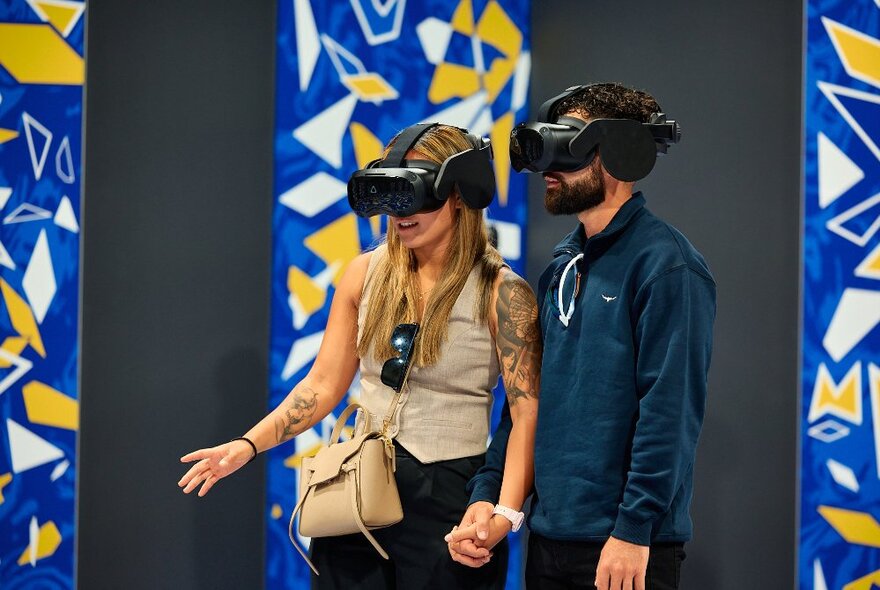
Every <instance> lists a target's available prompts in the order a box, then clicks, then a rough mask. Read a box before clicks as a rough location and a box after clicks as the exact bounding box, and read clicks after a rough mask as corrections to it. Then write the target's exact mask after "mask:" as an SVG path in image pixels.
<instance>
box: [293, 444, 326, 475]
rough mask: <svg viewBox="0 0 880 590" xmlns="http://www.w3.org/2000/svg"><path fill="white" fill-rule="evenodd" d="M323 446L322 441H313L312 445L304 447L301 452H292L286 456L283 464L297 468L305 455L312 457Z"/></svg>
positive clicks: (300, 465)
mask: <svg viewBox="0 0 880 590" xmlns="http://www.w3.org/2000/svg"><path fill="white" fill-rule="evenodd" d="M323 446H324V443H320V442H319V443H315V444H314V445H312V446H311V447H309V448H308V449H306V450H304V451H302V452H299V453H294V454H293V455H291V456H290V457H288V458H287V459H285V460H284V466H285V467H287V468H289V469H299V468H300V467H302V460H303V459H305V458H306V457H313V456H314V455H315V453H317V452H318V450H320V448H321V447H323Z"/></svg>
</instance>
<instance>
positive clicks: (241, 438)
mask: <svg viewBox="0 0 880 590" xmlns="http://www.w3.org/2000/svg"><path fill="white" fill-rule="evenodd" d="M237 440H243V441H244V442H246V443H247V444H249V445H250V446H251V448H252V449H253V450H254V455H253V456H252V457H251V458H250V459H248V463H250V462H251V461H253V460H254V459H256V458H257V455H258V454H259V451H257V445H255V444H254V441H252V440H251V439H249V438H248V437H246V436H239V437H238V438H233V439H232V440H231V441H229V442H234V441H237ZM245 465H247V463H245Z"/></svg>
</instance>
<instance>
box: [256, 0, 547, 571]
mask: <svg viewBox="0 0 880 590" xmlns="http://www.w3.org/2000/svg"><path fill="white" fill-rule="evenodd" d="M277 36H278V38H277V54H276V62H277V75H276V84H277V87H276V107H275V113H276V115H275V117H276V118H275V180H274V194H275V198H276V199H277V201H276V205H275V209H274V216H273V267H272V273H273V287H272V341H271V364H270V367H271V376H270V407H275V406H276V405H277V404H278V403H279V402H280V401H281V400H282V399H283V397H284V396H285V395H286V394H287V393H288V391H289V390H290V389H291V387H293V385H295V384H296V383H297V381H298V380H299V379H301V378H302V377H303V376H304V375H305V374H306V372H307V371H308V369H309V367H310V364H311V361H312V360H313V359H314V356H315V354H316V353H317V349H318V346H319V344H320V340H321V336H322V333H323V329H324V326H325V324H326V321H327V314H328V311H329V303H330V298H331V297H332V295H333V292H334V284H335V281H336V280H338V278H339V276H340V274H341V271H342V269H343V268H344V266H345V265H346V264H347V263H348V262H349V261H351V260H352V259H353V258H354V257H355V256H356V255H357V254H358V253H359V252H360V251H361V249H362V248H364V247H366V246H367V245H369V244H371V243H373V242H374V241H375V240H376V239H377V238H378V237H379V236H381V233H382V232H383V230H384V226H382V225H379V224H378V222H377V220H374V221H372V222H371V221H368V220H363V219H359V218H357V217H355V216H354V215H353V214H352V213H351V211H350V210H349V208H348V204H347V201H346V199H345V194H346V191H345V186H346V182H347V180H348V176H349V174H350V173H351V172H352V171H353V170H355V169H357V168H358V167H360V166H362V165H363V164H364V163H365V162H367V161H369V160H371V159H373V158H375V157H377V156H378V153H379V150H380V148H381V146H382V144H384V143H385V142H386V141H387V140H388V139H390V138H391V137H392V136H393V135H394V134H395V133H396V132H397V131H399V130H400V129H402V128H403V127H406V126H408V125H410V124H413V123H417V122H419V121H422V120H430V121H434V120H439V121H442V122H446V123H450V124H454V125H458V126H461V127H468V128H470V129H471V130H472V131H475V132H477V133H480V134H483V135H486V136H489V137H491V138H492V140H493V142H494V145H495V154H496V175H497V178H498V187H499V190H498V195H497V198H496V201H495V202H494V203H493V205H492V206H491V207H490V209H489V212H488V216H489V218H490V219H491V223H492V225H493V226H494V227H495V228H496V230H497V231H498V235H499V249H500V250H501V253H502V254H503V255H504V256H505V257H506V258H507V259H508V261H509V262H510V263H511V265H512V266H513V268H514V269H516V270H517V271H518V272H520V273H522V272H523V271H524V268H525V260H524V252H525V244H524V238H525V222H526V203H525V197H526V191H525V188H526V187H525V179H524V178H523V177H522V176H517V175H513V174H512V173H511V170H510V166H509V162H508V159H507V139H508V135H509V132H510V129H511V128H512V126H513V125H514V123H515V122H516V121H520V120H522V119H523V118H524V117H525V114H526V110H525V109H526V106H527V105H526V99H527V89H528V80H529V70H530V54H529V2H528V1H527V0H501V1H496V0H492V1H486V0H474V1H473V2H472V1H471V0H461V1H459V2H445V1H442V0H427V1H423V2H407V1H406V0H391V1H386V2H370V1H368V0H351V1H350V2H316V1H310V0H284V1H282V2H279V8H278V32H277ZM352 393H353V394H354V395H356V391H353V392H352ZM495 406H496V407H495V413H496V419H497V412H498V411H499V409H500V404H498V403H496V404H495ZM342 407H344V404H343V405H342V406H341V407H340V408H338V409H337V411H339V410H341V409H342ZM334 420H335V417H334V416H333V415H331V416H328V418H327V419H326V420H325V421H324V423H323V424H322V425H320V426H319V427H317V428H313V429H312V430H311V431H309V432H307V433H304V434H302V435H300V436H299V437H297V438H296V439H295V441H294V442H293V443H292V444H286V445H283V446H282V447H280V448H278V449H276V450H274V451H273V452H272V453H270V456H269V463H268V471H269V475H268V478H269V485H268V498H267V518H268V543H267V562H266V567H267V570H266V584H267V587H270V588H303V587H306V584H307V580H308V569H307V567H306V565H305V563H303V562H302V560H301V559H300V557H299V555H298V554H297V553H296V552H295V551H294V549H293V548H292V547H291V546H290V541H289V540H288V538H287V519H288V517H289V515H290V512H291V510H292V508H293V506H294V504H295V494H296V477H297V473H296V467H297V465H298V464H299V460H300V458H301V457H302V456H303V455H304V454H309V453H311V452H314V451H315V450H316V445H318V444H320V443H321V441H322V440H323V438H324V437H326V436H328V435H329V427H331V426H332V424H333V422H334ZM515 545H517V548H516V550H515V551H514V552H513V553H514V555H513V559H512V560H511V569H512V570H513V571H514V572H517V573H516V574H515V575H513V576H510V580H511V582H510V584H509V587H511V588H517V587H518V569H519V568H520V566H521V561H520V559H519V555H520V551H519V548H518V543H515Z"/></svg>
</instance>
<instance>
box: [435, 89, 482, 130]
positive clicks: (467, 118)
mask: <svg viewBox="0 0 880 590" xmlns="http://www.w3.org/2000/svg"><path fill="white" fill-rule="evenodd" d="M486 96H487V94H486V91H485V90H481V91H480V92H477V93H476V94H473V95H471V96H469V97H467V98H466V99H464V100H461V101H459V102H457V103H455V104H453V105H452V106H450V107H447V108H445V109H443V110H442V111H439V112H437V113H434V114H433V115H430V116H428V117H425V118H424V119H422V121H421V122H422V123H433V122H437V123H443V124H445V125H452V126H454V127H464V128H466V129H468V128H470V127H471V124H472V123H473V122H474V121H475V120H476V119H477V117H478V116H479V115H480V113H481V111H482V110H483V108H484V107H486V106H487V105H486Z"/></svg>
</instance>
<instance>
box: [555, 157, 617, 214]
mask: <svg viewBox="0 0 880 590" xmlns="http://www.w3.org/2000/svg"><path fill="white" fill-rule="evenodd" d="M586 170H587V174H586V176H584V177H583V178H580V179H578V180H576V181H574V182H566V181H565V180H564V179H562V178H561V177H560V176H556V175H554V174H553V173H552V172H551V173H549V176H551V177H552V178H555V179H556V180H558V181H559V186H558V187H555V188H552V189H547V193H546V194H545V195H544V207H545V208H546V209H547V211H548V212H550V213H552V214H553V215H577V214H578V213H580V212H581V211H586V210H587V209H592V208H593V207H596V206H598V205H600V204H602V202H603V201H604V200H605V179H604V178H602V170H601V168H600V164H599V158H594V159H593V161H592V162H591V163H590V165H589V166H588V167H587V169H586Z"/></svg>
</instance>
